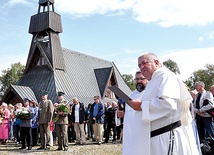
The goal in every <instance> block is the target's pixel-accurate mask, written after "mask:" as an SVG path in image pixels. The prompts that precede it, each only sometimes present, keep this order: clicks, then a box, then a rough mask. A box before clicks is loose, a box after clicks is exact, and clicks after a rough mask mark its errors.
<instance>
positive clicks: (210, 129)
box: [194, 81, 214, 152]
mask: <svg viewBox="0 0 214 155" xmlns="http://www.w3.org/2000/svg"><path fill="white" fill-rule="evenodd" d="M195 88H196V90H197V92H198V94H197V95H196V99H195V101H194V111H195V113H196V124H197V128H198V134H199V139H200V141H201V142H206V141H207V138H208V137H210V138H211V140H212V144H211V145H212V150H213V152H214V146H213V145H214V126H213V124H214V121H213V118H212V116H211V115H210V114H209V113H207V111H208V110H209V109H212V108H213V107H214V102H213V95H212V93H211V92H210V91H206V90H205V84H204V82H202V81H199V82H196V83H195ZM205 101H208V104H207V105H204V103H205Z"/></svg>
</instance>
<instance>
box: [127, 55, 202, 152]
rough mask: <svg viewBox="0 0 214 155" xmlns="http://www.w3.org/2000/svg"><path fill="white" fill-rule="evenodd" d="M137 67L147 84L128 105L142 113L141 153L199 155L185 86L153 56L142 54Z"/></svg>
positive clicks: (189, 99) (189, 100)
mask: <svg viewBox="0 0 214 155" xmlns="http://www.w3.org/2000/svg"><path fill="white" fill-rule="evenodd" d="M138 66H139V68H140V70H141V72H142V74H143V75H144V77H145V78H146V79H147V80H149V82H148V84H147V86H146V88H145V91H144V94H143V96H142V98H141V99H140V100H139V99H135V100H130V101H129V102H130V104H131V106H132V108H133V109H135V110H138V111H142V126H143V130H142V132H141V133H139V138H142V139H143V142H142V145H141V146H142V147H143V152H142V153H143V154H146V155H156V154H161V155H171V154H178V155H199V152H198V149H197V146H196V143H193V141H195V137H194V134H193V129H192V125H191V123H192V117H191V114H190V111H189V105H190V102H191V101H192V97H191V96H190V93H189V92H188V90H187V88H186V87H185V85H184V83H183V82H182V81H181V80H179V79H178V78H177V77H176V75H175V74H174V73H173V72H171V71H169V70H168V69H167V68H165V67H162V65H161V63H160V62H159V59H158V57H157V56H156V55H155V54H153V53H146V54H143V55H141V56H140V57H139V58H138Z"/></svg>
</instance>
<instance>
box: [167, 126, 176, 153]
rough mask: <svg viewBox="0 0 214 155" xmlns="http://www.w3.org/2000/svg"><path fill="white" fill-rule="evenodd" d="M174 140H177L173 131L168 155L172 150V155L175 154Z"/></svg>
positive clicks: (171, 131)
mask: <svg viewBox="0 0 214 155" xmlns="http://www.w3.org/2000/svg"><path fill="white" fill-rule="evenodd" d="M174 140H175V134H174V131H173V130H170V140H169V149H168V153H167V155H170V150H171V155H172V153H173V149H174Z"/></svg>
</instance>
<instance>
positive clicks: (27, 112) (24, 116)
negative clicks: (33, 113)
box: [18, 108, 30, 119]
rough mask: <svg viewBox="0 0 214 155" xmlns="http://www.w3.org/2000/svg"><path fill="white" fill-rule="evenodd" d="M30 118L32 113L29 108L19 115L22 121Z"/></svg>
mask: <svg viewBox="0 0 214 155" xmlns="http://www.w3.org/2000/svg"><path fill="white" fill-rule="evenodd" d="M29 116H30V111H29V110H28V109H27V108H23V109H22V110H21V111H20V112H19V113H18V118H20V119H25V118H26V117H29Z"/></svg>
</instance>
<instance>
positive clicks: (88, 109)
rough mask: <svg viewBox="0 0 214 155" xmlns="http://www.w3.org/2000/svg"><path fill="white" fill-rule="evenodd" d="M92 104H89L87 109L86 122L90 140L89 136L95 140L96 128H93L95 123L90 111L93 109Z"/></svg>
mask: <svg viewBox="0 0 214 155" xmlns="http://www.w3.org/2000/svg"><path fill="white" fill-rule="evenodd" d="M91 105H92V103H89V104H88V107H87V109H86V111H85V115H86V116H85V119H86V123H87V130H88V131H87V133H88V140H89V138H91V139H92V141H94V130H93V124H92V120H91V117H90V111H91Z"/></svg>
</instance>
